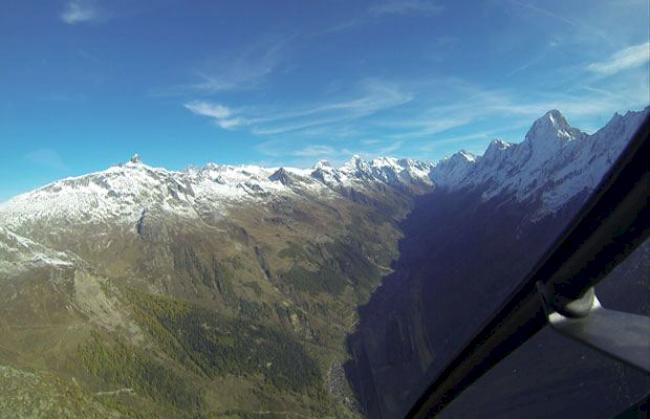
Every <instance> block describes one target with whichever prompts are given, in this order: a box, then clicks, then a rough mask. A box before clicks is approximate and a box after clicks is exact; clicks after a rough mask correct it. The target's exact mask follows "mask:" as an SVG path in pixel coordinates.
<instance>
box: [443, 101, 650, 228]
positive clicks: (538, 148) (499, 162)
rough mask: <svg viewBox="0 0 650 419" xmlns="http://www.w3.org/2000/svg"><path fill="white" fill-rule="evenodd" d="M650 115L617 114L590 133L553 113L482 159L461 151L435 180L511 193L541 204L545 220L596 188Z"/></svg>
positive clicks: (490, 193)
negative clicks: (518, 139)
mask: <svg viewBox="0 0 650 419" xmlns="http://www.w3.org/2000/svg"><path fill="white" fill-rule="evenodd" d="M649 113H650V107H648V108H646V109H645V110H643V111H640V112H627V113H626V114H625V115H619V114H615V115H614V116H613V117H612V119H611V120H610V121H609V122H608V123H607V124H606V125H605V126H604V127H603V128H601V129H600V130H598V131H597V132H595V133H594V134H592V135H588V134H586V133H584V132H582V131H580V130H578V129H576V128H573V127H571V126H570V125H569V124H568V122H567V121H566V119H565V118H564V116H562V114H561V113H560V112H559V111H557V110H552V111H549V112H547V113H546V114H545V115H544V116H542V117H541V118H540V119H538V120H537V121H535V123H534V124H533V125H532V127H531V128H530V130H529V131H528V133H527V134H526V138H525V139H524V141H523V142H521V143H518V144H509V143H507V142H505V141H502V140H494V141H492V142H491V143H490V145H489V146H488V148H487V150H486V151H485V154H483V156H478V157H477V156H472V155H471V154H469V153H466V152H460V153H456V154H455V155H453V156H451V157H450V158H448V159H446V160H443V161H441V162H440V163H438V164H437V165H436V167H435V168H434V169H433V170H432V172H431V178H432V179H433V180H434V181H435V182H436V184H438V185H439V186H443V187H447V188H449V189H452V190H453V189H462V188H467V187H480V189H481V191H482V194H483V198H484V199H490V198H493V197H496V196H499V195H505V194H507V195H512V196H514V198H515V199H516V200H518V201H526V200H539V201H540V202H541V204H542V205H541V207H540V210H539V213H538V214H537V216H541V215H543V214H546V213H550V212H553V211H556V210H557V209H559V208H560V207H561V206H562V205H564V204H565V203H566V202H567V201H568V200H569V199H571V198H572V197H574V196H576V195H577V194H579V193H581V192H584V191H589V190H592V189H593V188H594V187H595V186H596V185H597V184H598V182H599V181H600V179H601V178H602V176H603V175H604V174H605V173H606V172H607V170H608V168H609V167H611V165H612V163H613V162H614V160H615V159H616V157H618V155H619V154H620V153H621V151H623V149H624V148H625V145H626V144H627V143H628V141H629V140H630V138H631V137H632V135H633V134H634V132H635V131H636V129H637V128H638V126H639V125H640V124H641V122H642V121H643V119H644V117H645V116H646V115H648V114H649Z"/></svg>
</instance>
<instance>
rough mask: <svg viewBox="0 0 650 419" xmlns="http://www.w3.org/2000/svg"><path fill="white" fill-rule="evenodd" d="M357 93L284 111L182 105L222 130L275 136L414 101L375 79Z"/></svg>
mask: <svg viewBox="0 0 650 419" xmlns="http://www.w3.org/2000/svg"><path fill="white" fill-rule="evenodd" d="M358 90H360V92H358V93H357V94H356V96H353V97H348V98H341V99H340V100H338V101H331V102H315V103H311V104H307V105H303V106H297V107H288V108H285V109H278V108H277V107H272V108H268V107H259V106H258V107H255V106H253V107H248V108H242V109H239V110H237V112H235V111H233V110H232V109H230V108H228V107H227V106H224V105H221V104H216V103H212V102H207V101H193V102H189V103H187V104H185V105H184V106H185V108H187V109H189V110H190V111H192V112H194V113H196V114H199V115H203V116H207V117H210V118H213V119H214V120H215V121H216V122H217V123H218V124H219V126H221V127H222V128H225V129H232V128H241V127H247V128H248V129H249V130H250V131H251V132H252V133H253V134H256V135H277V134H285V133H289V132H303V131H305V130H307V129H311V128H314V127H332V128H333V127H339V126H340V124H342V123H344V122H348V121H354V120H359V119H361V118H364V117H367V116H370V115H374V114H376V113H378V112H381V111H383V110H386V109H389V108H393V107H396V106H400V105H403V104H405V103H408V102H410V101H411V100H412V99H413V96H412V95H411V94H409V93H408V92H405V91H403V90H402V89H400V88H399V87H398V86H395V85H392V84H390V83H386V82H384V81H381V80H376V79H369V80H365V81H363V82H362V83H360V87H359V89H358Z"/></svg>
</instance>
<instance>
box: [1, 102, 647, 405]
mask: <svg viewBox="0 0 650 419" xmlns="http://www.w3.org/2000/svg"><path fill="white" fill-rule="evenodd" d="M649 113H650V108H646V109H645V110H643V111H640V112H628V113H626V114H625V115H618V114H617V115H614V117H613V118H612V119H611V120H610V122H609V123H608V124H607V125H606V126H604V127H603V128H602V129H600V130H598V131H597V132H595V133H594V134H591V135H589V134H586V133H584V132H582V131H580V130H578V129H576V128H573V127H571V126H570V125H569V123H568V122H567V121H566V119H565V118H564V117H563V116H562V114H561V113H560V112H558V111H557V110H552V111H549V112H547V113H546V114H545V115H543V116H542V117H541V118H540V119H538V120H537V121H535V122H534V123H533V125H532V127H531V129H530V130H529V132H528V133H527V134H526V137H525V139H524V140H523V142H521V143H517V144H511V143H507V142H505V141H503V140H494V141H493V142H491V143H490V145H489V147H488V148H487V150H486V151H485V153H484V154H483V155H482V156H475V155H472V154H470V153H467V152H464V151H461V152H459V153H456V154H454V155H453V156H451V157H449V158H447V159H444V160H442V161H440V162H436V163H430V162H423V161H416V160H410V159H396V158H392V157H381V158H376V159H373V160H369V161H368V160H363V159H361V158H359V157H357V156H355V157H353V158H352V159H351V160H349V161H348V162H347V163H345V164H344V165H343V166H341V167H333V166H331V165H330V164H329V163H327V162H325V161H320V162H318V163H316V164H315V165H314V167H313V168H312V169H295V168H263V167H259V166H252V165H245V166H228V165H217V164H208V165H206V166H204V167H200V168H190V169H187V170H184V171H169V170H166V169H163V168H153V167H150V166H147V165H146V164H144V163H142V162H141V161H140V159H139V157H138V156H134V157H133V158H131V159H130V160H129V161H127V162H126V163H123V164H120V165H116V166H113V167H110V168H108V169H106V170H104V171H101V172H96V173H91V174H88V175H84V176H79V177H74V178H67V179H63V180H60V181H57V182H54V183H51V184H49V185H46V186H44V187H42V188H39V189H36V190H34V191H31V192H28V193H25V194H22V195H19V196H16V197H15V198H13V199H11V200H9V201H7V202H5V203H3V204H1V205H0V334H2V336H3V339H2V340H1V341H0V388H3V389H4V388H8V389H9V390H8V391H5V392H2V394H0V412H3V411H9V412H12V413H15V415H17V416H20V415H25V414H27V413H26V412H37V413H38V412H40V414H50V415H54V416H57V417H66V415H67V417H76V416H83V417H121V416H125V417H256V418H257V417H264V418H268V417H273V415H275V416H276V417H286V416H296V417H297V416H302V417H307V416H309V417H358V416H364V415H365V416H368V417H372V418H380V417H386V418H388V417H398V416H399V415H400V414H401V413H402V412H403V411H404V409H405V407H407V406H408V404H409V403H411V402H412V400H413V398H414V397H415V396H416V395H417V394H418V392H419V390H420V386H421V385H422V383H423V382H426V380H427V379H428V378H430V377H431V374H433V373H434V372H435V369H436V368H439V367H440V366H441V365H442V362H443V360H444V359H446V358H448V357H449V356H450V355H451V354H452V353H453V351H454V348H457V346H458V345H459V344H460V343H462V341H463V339H464V338H465V337H467V336H469V335H470V334H471V331H472V330H473V327H475V325H476V322H477V321H480V319H481V318H483V316H485V315H486V314H487V312H489V310H490V308H491V307H492V306H493V305H494V304H496V303H498V299H499V298H500V297H501V296H503V295H504V293H505V292H507V290H508V289H510V288H511V287H512V286H514V284H515V283H516V281H517V280H518V279H519V278H520V277H521V275H523V274H524V273H525V272H526V270H527V269H529V268H530V265H531V264H532V263H534V262H535V260H536V258H537V256H538V255H539V254H540V253H541V252H542V251H543V250H544V248H545V246H546V245H547V244H548V243H549V242H550V241H551V240H552V239H553V238H554V237H555V235H556V234H557V233H558V232H559V231H560V229H561V228H562V226H563V225H564V223H565V222H566V220H568V219H569V218H570V216H571V214H573V213H574V212H575V211H576V209H577V208H579V206H580V204H581V203H582V202H583V201H584V199H585V197H587V196H588V194H589V193H590V192H591V191H592V190H593V189H594V187H595V186H596V185H597V184H598V181H599V180H600V179H601V177H602V176H603V174H604V173H605V172H606V171H607V169H608V168H609V167H610V166H611V164H612V162H613V161H614V160H615V159H616V157H617V156H618V154H619V153H620V152H621V151H622V150H623V148H624V147H625V145H626V144H627V141H628V140H629V138H630V137H631V135H632V134H633V133H634V131H635V129H636V128H637V127H638V125H639V124H640V122H641V121H642V120H643V118H645V117H647V115H648V114H649ZM644 260H645V259H643V260H641V262H639V267H638V268H637V271H636V272H638V269H643V268H644V266H645V265H643V264H644V263H646V262H644ZM639 287H640V288H639V289H640V291H639V293H643V292H646V291H643V290H645V289H646V288H650V287H645V288H644V286H643V284H641V285H640V286H639ZM461 308H462V309H463V310H462V311H461V312H458V310H459V309H461ZM643 310H645V309H643ZM643 310H642V311H643ZM450 327H453V333H452V332H451V331H450ZM601 369H602V370H603V371H606V370H607V369H606V368H601ZM558 377H559V375H558ZM558 379H560V378H558ZM618 402H620V400H618V399H617V400H613V401H611V403H609V406H610V407H611V406H618V405H617V404H616V403H618ZM619 404H620V403H619ZM530 406H533V407H531V409H535V408H537V407H535V406H537V405H535V404H534V403H533V404H531V405H530ZM612 408H613V407H612ZM287 412H291V414H289V413H287ZM566 412H568V411H565V412H564V413H566ZM520 413H521V412H520ZM559 414H560V415H561V414H562V412H560V413H559ZM470 416H471V415H470ZM496 416H499V415H498V414H497V415H496ZM515 416H517V417H520V415H515ZM0 417H2V413H0ZM503 417H508V415H505V416H503ZM510 417H512V416H510Z"/></svg>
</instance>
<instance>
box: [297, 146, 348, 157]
mask: <svg viewBox="0 0 650 419" xmlns="http://www.w3.org/2000/svg"><path fill="white" fill-rule="evenodd" d="M336 153H337V152H336V150H335V149H334V148H333V147H330V146H328V145H321V144H314V145H309V146H307V147H305V148H302V149H300V150H296V151H294V152H292V153H291V154H292V155H293V156H296V157H314V158H316V157H324V156H332V155H335V154H336Z"/></svg>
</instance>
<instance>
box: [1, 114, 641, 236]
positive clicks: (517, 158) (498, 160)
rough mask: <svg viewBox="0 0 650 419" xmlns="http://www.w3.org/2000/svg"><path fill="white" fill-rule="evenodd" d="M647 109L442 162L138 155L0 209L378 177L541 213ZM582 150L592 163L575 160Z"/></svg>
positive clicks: (65, 209) (84, 205) (97, 209)
mask: <svg viewBox="0 0 650 419" xmlns="http://www.w3.org/2000/svg"><path fill="white" fill-rule="evenodd" d="M649 109H650V108H646V109H644V110H642V111H638V112H631V111H630V112H628V113H626V114H625V116H621V115H618V114H615V115H614V116H613V117H612V119H611V120H610V121H609V122H608V123H607V124H606V125H605V126H604V127H603V128H601V129H600V130H598V131H597V132H595V133H594V134H591V135H588V134H586V133H584V132H582V131H580V130H578V129H576V128H573V127H571V126H570V125H569V123H568V122H567V121H566V119H565V118H564V116H563V115H562V114H561V113H560V112H559V111H557V110H551V111H549V112H547V113H546V114H544V115H543V116H542V117H540V118H539V119H537V120H536V121H535V122H534V123H533V124H532V126H531V128H530V130H529V131H528V133H527V134H526V136H525V139H524V140H523V141H522V142H520V143H508V142H505V141H503V140H499V139H497V140H493V141H492V142H490V144H489V145H488V147H487V148H486V150H485V152H484V154H483V155H481V156H474V155H473V154H471V153H468V152H466V151H460V152H458V153H455V154H453V155H451V156H450V157H448V158H445V159H443V160H440V161H438V162H428V161H419V160H413V159H397V158H394V157H377V158H374V159H371V160H364V159H362V158H361V157H359V156H357V155H355V156H353V157H352V158H351V159H350V160H348V161H347V162H346V163H344V164H343V165H342V166H340V167H338V168H334V167H333V166H331V165H330V164H329V163H327V162H326V161H319V162H317V163H316V164H315V165H314V166H313V167H312V168H311V169H299V168H292V167H279V168H274V167H270V168H267V167H261V166H256V165H219V164H215V163H208V164H206V165H205V166H203V167H200V168H189V169H185V170H182V171H172V170H167V169H164V168H155V167H151V166H148V165H146V164H144V163H142V161H141V160H140V157H139V156H138V155H135V156H134V157H133V158H131V159H130V160H129V161H127V162H126V163H122V164H118V165H115V166H111V167H109V168H108V169H106V170H103V171H99V172H94V173H89V174H86V175H81V176H76V177H70V178H65V179H62V180H59V181H55V182H52V183H50V184H48V185H45V186H43V187H41V188H38V189H35V190H33V191H30V192H27V193H24V194H21V195H18V196H16V197H14V198H12V199H10V200H9V201H6V202H5V203H3V204H0V215H2V216H4V218H5V222H7V223H8V224H9V225H11V226H13V227H14V228H16V227H17V226H19V225H20V224H21V223H23V222H24V221H26V220H25V218H30V217H28V216H27V214H31V218H47V219H51V218H56V217H57V216H58V217H60V218H61V217H67V218H74V219H78V220H80V221H84V220H86V219H89V220H91V221H102V222H103V221H106V220H107V219H110V218H112V219H114V220H117V221H119V218H120V216H122V217H126V218H125V221H126V222H129V223H132V222H134V220H135V219H136V217H137V215H138V214H140V213H141V212H142V210H143V209H145V208H150V207H160V209H162V210H167V211H170V212H174V213H177V214H178V215H181V216H187V217H196V216H197V212H198V211H197V207H200V206H203V205H210V206H212V207H218V208H221V209H222V210H223V211H224V214H225V213H227V210H228V207H232V206H234V205H237V204H239V203H242V202H259V201H264V200H269V199H273V198H274V197H277V196H291V197H294V198H295V197H298V196H301V195H307V196H309V195H321V196H322V195H340V194H341V192H342V191H344V190H346V189H347V188H352V189H356V190H358V191H361V192H363V191H364V190H367V189H368V188H372V184H373V183H374V184H383V185H387V186H389V187H398V188H403V189H407V190H417V191H420V192H422V191H428V190H431V189H432V188H435V187H446V188H450V189H459V188H468V187H469V188H472V187H479V186H484V185H488V187H487V188H486V190H485V191H484V193H483V196H484V199H490V198H492V197H495V196H497V195H499V194H501V193H510V194H514V196H515V199H517V200H519V201H524V200H526V199H541V200H542V201H543V202H544V204H545V208H544V211H546V212H549V211H553V210H556V209H558V208H559V206H561V205H562V204H563V203H564V202H566V200H567V199H568V198H570V196H573V195H575V194H576V193H578V192H580V190H581V189H584V188H585V187H586V185H587V184H595V183H596V182H593V181H594V179H595V178H597V177H599V176H602V174H603V173H604V171H605V168H606V166H608V165H609V164H611V162H612V161H613V159H614V158H615V157H616V156H617V155H618V153H620V151H621V150H622V149H623V147H624V145H625V143H626V139H627V138H629V137H630V136H631V134H632V132H633V130H634V129H635V128H636V126H638V124H639V123H640V121H641V120H642V118H643V117H644V116H645V115H646V114H648V112H650V110H649ZM581 156H582V157H585V156H586V157H588V160H587V161H585V160H584V159H578V160H577V161H575V162H572V159H575V158H576V157H581ZM570 162H571V165H572V166H573V168H574V169H575V170H573V171H572V173H569V172H568V171H567V170H566V167H568V166H569V165H570V164H569V163H570ZM594 162H595V163H594ZM515 172H516V175H515V174H514V173H515ZM585 177H589V179H588V182H586V181H585ZM549 182H554V183H558V182H560V183H565V184H566V188H564V190H562V191H561V192H560V193H555V194H554V195H553V194H549V193H548V189H549V185H548V184H549ZM554 189H557V188H554ZM57 211H58V212H59V213H58V214H57Z"/></svg>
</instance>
